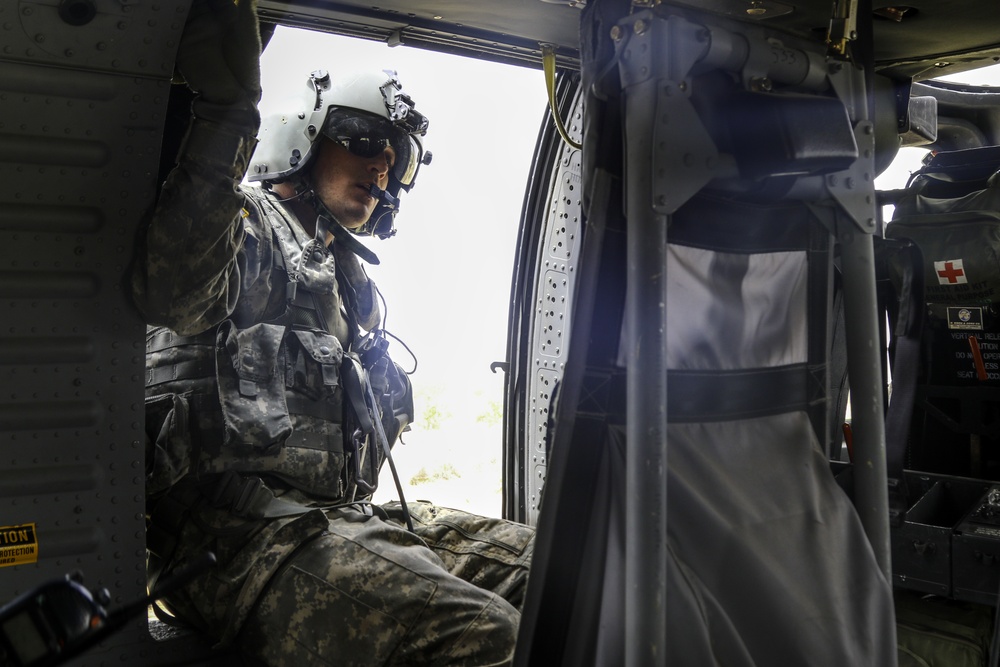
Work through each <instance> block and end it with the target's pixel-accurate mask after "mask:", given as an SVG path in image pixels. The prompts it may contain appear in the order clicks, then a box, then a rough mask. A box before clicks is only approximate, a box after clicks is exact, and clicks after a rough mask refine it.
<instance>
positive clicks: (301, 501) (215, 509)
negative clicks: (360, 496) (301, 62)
mask: <svg viewBox="0 0 1000 667" xmlns="http://www.w3.org/2000/svg"><path fill="white" fill-rule="evenodd" d="M253 145H254V140H253V139H252V132H250V131H247V132H243V133H241V132H239V131H237V130H235V129H233V128H231V127H227V126H224V125H220V124H217V123H209V122H205V121H203V120H200V119H197V118H196V119H194V120H193V122H192V127H191V130H190V132H189V136H188V137H187V140H186V142H185V145H184V147H183V148H182V151H181V153H180V156H179V161H178V165H177V167H176V168H175V169H174V170H173V171H172V172H171V174H170V175H169V177H168V179H167V181H166V183H165V185H164V188H163V191H162V195H161V197H160V199H159V201H158V204H157V207H156V209H155V211H154V213H153V216H152V218H151V220H150V223H149V226H148V229H147V230H146V235H145V238H144V239H143V243H142V244H141V245H140V249H139V252H138V255H137V263H136V267H135V273H134V276H133V295H134V297H135V300H136V303H137V306H138V307H139V308H140V310H141V311H142V312H143V314H144V315H145V317H146V318H147V321H148V323H149V324H150V325H151V327H150V329H149V332H148V334H147V418H146V426H147V449H146V451H147V501H148V502H147V508H148V510H149V531H148V533H147V545H148V548H149V571H150V574H151V577H154V578H155V577H156V576H158V575H160V573H163V574H169V572H170V571H172V570H174V569H176V568H178V567H180V566H183V565H184V564H185V563H187V562H190V561H191V560H193V559H197V558H199V557H200V556H202V555H203V554H204V553H205V552H206V551H212V552H213V553H214V554H215V555H216V558H217V564H216V566H215V567H214V568H213V570H212V571H211V572H210V573H209V574H208V575H206V576H203V577H201V578H199V579H198V580H197V581H195V582H194V583H193V584H191V585H190V586H188V587H187V588H186V589H184V590H183V591H180V592H179V593H177V594H175V595H172V596H170V597H169V598H168V599H167V601H166V602H167V603H168V606H169V607H170V609H171V610H172V611H173V612H175V613H176V614H177V615H178V616H179V618H181V619H182V620H183V621H185V622H186V623H188V624H190V625H192V626H193V627H195V628H198V629H200V630H202V631H204V632H206V633H208V634H209V635H211V636H212V637H214V638H215V639H216V640H217V642H218V643H219V645H220V646H227V645H235V646H236V647H238V648H239V649H240V650H242V651H244V652H245V653H247V654H249V655H252V656H255V657H257V658H259V659H261V660H263V661H264V662H266V663H267V664H271V665H296V666H298V665H309V664H324V665H326V664H338V665H339V664H344V665H347V664H357V665H390V664H397V665H404V664H405V665H418V664H462V665H491V664H507V663H509V661H510V659H511V655H512V652H513V647H514V640H515V636H516V632H517V624H518V620H519V613H518V611H517V610H518V608H519V605H520V604H521V602H522V600H523V596H524V586H525V583H526V578H527V568H528V564H529V562H530V559H531V553H532V549H533V544H534V542H533V535H534V533H533V530H532V529H531V528H529V527H526V526H521V525H517V524H513V523H509V522H506V521H501V520H497V519H485V518H482V517H476V516H474V515H471V514H468V513H464V512H459V511H455V510H443V509H440V508H435V507H433V506H430V505H427V504H422V503H411V504H409V505H408V507H409V508H410V512H411V514H412V516H413V521H414V529H415V530H414V532H413V533H411V532H409V531H408V530H407V529H406V528H405V527H404V525H403V520H402V513H401V508H400V506H399V505H398V504H396V505H390V506H388V507H386V508H373V511H372V512H370V513H366V512H363V511H361V510H359V509H358V507H359V506H358V505H353V506H350V507H337V506H336V505H337V504H338V503H341V502H342V501H345V500H347V499H346V498H345V492H347V490H348V488H349V487H350V484H349V482H350V479H349V475H347V474H346V473H345V472H344V469H345V452H344V437H343V435H344V434H343V428H342V424H343V420H344V414H343V402H344V389H343V386H342V382H341V379H342V378H341V376H340V368H341V363H342V362H343V361H344V359H346V358H347V355H349V354H352V353H351V352H350V347H351V344H352V342H353V333H352V332H353V329H354V326H355V325H360V326H361V327H365V328H370V327H371V326H373V325H374V324H376V323H377V322H378V321H379V319H380V317H379V314H378V308H377V302H376V300H375V298H374V287H373V285H371V283H370V281H368V282H366V284H359V285H352V286H351V287H352V292H356V294H357V298H353V297H352V304H354V306H355V307H356V309H354V310H353V311H352V313H351V317H350V318H349V317H348V316H347V315H348V310H347V304H345V303H344V302H343V300H342V298H341V291H340V286H339V284H338V280H337V277H336V266H335V263H336V260H335V255H336V253H335V252H330V251H328V250H327V249H326V248H323V247H317V246H316V245H315V244H310V241H311V239H309V238H308V237H307V235H306V234H305V232H304V231H303V230H302V228H301V226H300V225H299V224H298V223H297V222H295V221H294V219H291V216H290V215H289V213H288V211H286V210H284V209H282V207H281V206H280V204H276V203H274V202H273V201H272V200H271V199H270V198H268V197H267V196H265V195H262V194H259V193H258V192H257V191H254V190H252V189H248V190H247V191H244V190H242V189H241V188H240V187H239V185H238V183H239V182H240V180H241V179H242V176H243V171H244V170H245V168H246V164H247V159H248V157H249V155H250V153H251V152H252V148H253ZM276 216H277V218H280V219H282V220H285V221H286V222H287V223H288V224H287V225H286V224H283V223H282V224H275V219H277V218H276ZM362 275H363V274H362ZM366 280H367V279H366ZM290 281H295V282H297V283H298V284H299V289H297V290H289V289H288V288H287V286H288V284H289V282H290ZM292 292H295V298H294V299H292V300H291V302H290V300H289V294H290V293H292ZM309 294H311V295H313V297H314V298H312V297H311V298H310V299H308V300H304V299H303V296H302V295H309ZM310 305H311V306H312V309H311V310H310ZM352 320H353V321H352ZM316 324H320V325H322V326H319V327H317V326H315V325H316ZM306 325H309V326H306ZM390 368H391V369H392V370H393V371H395V368H394V367H390ZM385 370H386V373H387V374H386V376H385V377H386V378H388V377H389V375H392V373H388V371H389V368H386V369H385ZM397 375H398V374H397ZM373 384H379V385H380V386H381V380H380V382H379V383H375V382H373ZM384 391H385V394H383V395H384V396H385V397H390V398H389V402H388V403H386V404H384V407H385V408H386V411H385V414H384V415H383V423H384V424H385V425H386V427H387V430H389V431H390V432H391V435H390V437H392V436H395V435H396V434H397V432H398V431H399V429H401V428H402V427H403V426H405V423H406V421H408V419H409V414H412V404H410V405H409V406H405V405H404V408H403V409H402V410H398V409H397V408H398V406H396V405H394V404H393V403H394V401H395V399H396V398H397V397H398V399H400V400H402V402H403V403H404V404H405V403H406V402H407V401H412V398H411V397H410V395H409V392H408V387H406V388H405V389H392V390H391V391H390V390H389V389H388V388H384ZM224 472H225V473H228V474H232V473H234V472H236V473H241V474H242V477H241V478H239V479H244V480H258V481H259V480H261V479H263V480H264V481H265V482H266V486H260V487H259V488H258V487H254V488H255V489H256V490H257V491H261V493H260V494H257V495H254V496H253V497H254V498H256V499H258V500H259V499H264V500H266V499H268V498H269V499H271V500H275V498H277V502H280V503H283V507H286V508H287V507H293V508H295V510H294V511H292V512H288V513H284V514H280V513H279V515H277V516H271V518H260V517H261V516H263V514H262V513H261V512H258V511H256V510H257V509H259V507H258V506H254V511H245V510H244V509H239V510H237V509H234V507H236V506H237V505H238V504H239V502H238V501H240V500H241V499H242V496H241V495H240V494H239V493H238V494H237V496H238V497H226V498H223V499H220V498H219V497H218V493H217V492H218V490H219V488H220V486H221V485H220V483H219V481H218V480H219V479H220V478H223V477H225V475H223V474H222V473H224ZM247 488H249V487H247ZM244 495H245V494H244ZM265 505H266V503H265ZM164 508H169V511H166V510H165V509H164Z"/></svg>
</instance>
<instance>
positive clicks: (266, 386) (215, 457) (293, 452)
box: [146, 191, 412, 503]
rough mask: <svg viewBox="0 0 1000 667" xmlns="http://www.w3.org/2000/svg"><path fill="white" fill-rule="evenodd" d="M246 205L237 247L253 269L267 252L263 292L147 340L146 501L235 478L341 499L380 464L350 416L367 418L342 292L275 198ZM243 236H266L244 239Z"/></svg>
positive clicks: (320, 251) (326, 255)
mask: <svg viewBox="0 0 1000 667" xmlns="http://www.w3.org/2000/svg"><path fill="white" fill-rule="evenodd" d="M247 196H248V204H249V205H248V212H249V215H250V216H251V218H252V220H251V224H250V225H248V227H250V229H249V231H248V239H247V242H248V243H254V242H256V243H257V244H258V246H259V248H258V250H262V252H258V256H260V257H261V261H262V262H266V261H267V259H266V257H264V255H265V254H266V253H265V252H263V251H264V250H266V248H267V247H268V246H270V247H271V252H270V253H269V254H270V260H271V266H272V267H273V270H272V271H271V280H270V285H269V286H268V289H266V290H261V291H260V292H259V298H255V295H254V292H253V289H252V288H251V289H248V290H246V291H245V293H244V294H242V295H241V299H240V305H239V306H237V311H236V312H234V313H233V315H232V316H231V317H230V319H228V320H226V321H224V322H222V323H221V324H219V325H218V326H216V327H213V328H212V329H210V330H208V331H206V332H204V333H201V334H198V335H195V336H178V335H176V334H174V333H173V332H171V331H169V330H168V329H165V328H151V329H150V330H149V331H148V332H147V337H146V413H147V414H146V422H147V432H148V434H149V436H150V438H151V439H152V440H153V441H154V442H155V443H156V447H155V448H154V450H155V452H156V459H155V460H154V461H153V462H152V463H153V470H152V472H151V474H150V476H149V477H148V478H147V494H148V496H150V497H154V496H156V495H157V494H158V493H161V492H163V491H166V490H168V489H169V488H170V487H171V486H173V485H174V484H175V483H177V482H178V481H179V480H180V479H182V478H184V477H185V476H189V478H193V479H194V480H195V481H210V480H212V479H214V478H215V476H217V475H219V474H221V473H228V474H231V472H236V473H240V474H241V475H248V476H258V477H260V476H262V477H264V478H265V479H277V480H281V482H283V483H284V484H287V485H288V486H290V487H294V488H296V489H299V490H301V491H303V492H305V493H306V494H307V495H309V496H310V497H313V498H315V499H316V500H317V502H326V503H329V502H339V501H345V500H346V501H352V500H354V499H355V498H354V495H355V489H357V488H358V487H359V484H358V478H359V474H360V478H361V479H362V480H363V479H364V477H365V476H366V475H364V474H363V473H362V472H361V471H362V469H363V468H364V467H365V462H366V460H367V459H371V460H373V461H374V463H372V464H369V465H368V466H367V467H368V468H369V469H371V468H372V466H374V474H375V479H376V480H377V470H378V466H379V465H380V461H379V460H377V457H378V455H379V452H377V451H371V452H368V455H367V457H366V455H365V451H364V448H363V445H364V443H363V442H359V438H358V437H357V428H356V425H355V423H354V422H355V421H362V422H363V421H364V416H362V415H360V414H357V416H356V413H358V412H361V413H364V415H365V416H368V417H369V418H370V416H371V415H370V414H369V413H368V410H367V406H368V405H370V404H369V403H368V402H367V401H366V398H365V397H364V396H363V395H362V396H361V397H360V400H361V402H360V403H359V402H358V400H359V396H358V393H359V391H363V387H366V386H368V385H367V383H366V382H365V375H364V370H362V368H361V366H360V363H359V361H358V357H357V355H355V354H353V353H351V352H349V351H345V350H344V347H343V344H342V341H353V340H354V339H355V337H356V334H357V332H358V328H357V325H356V324H355V322H356V319H357V318H356V317H355V315H354V313H353V312H351V311H353V308H352V307H351V305H350V303H349V302H352V301H353V299H352V298H351V296H349V295H348V294H345V293H344V292H345V290H346V289H350V286H349V284H347V282H346V280H344V281H338V278H337V273H336V267H335V262H334V258H333V253H332V252H331V251H330V250H329V249H328V248H326V247H324V246H323V245H322V244H319V243H318V242H314V241H313V240H312V239H310V238H307V237H306V236H305V233H304V232H303V230H302V229H301V227H300V226H299V225H297V224H295V223H293V222H291V220H290V216H289V214H288V213H286V212H284V210H283V208H282V207H281V205H280V203H279V202H278V201H277V200H275V199H273V198H272V197H271V196H270V195H268V194H267V193H262V192H261V193H258V192H254V191H249V192H247ZM255 230H256V231H257V232H258V233H260V235H261V236H264V235H270V238H269V239H267V238H260V239H255V238H251V236H253V234H254V231H255ZM282 279H285V280H286V282H285V285H284V289H282V285H281V284H280V283H281V280H282ZM352 294H353V292H352ZM344 297H347V298H346V299H345V298H344ZM349 393H350V395H348V394H349ZM345 399H346V400H345ZM345 405H346V406H353V409H352V408H346V409H345ZM345 412H346V413H347V415H346V416H347V423H345ZM411 412H412V410H411ZM376 414H377V411H376ZM376 418H377V417H376ZM369 421H370V419H369ZM345 431H347V433H346V435H347V437H346V438H345ZM395 435H396V434H395V433H393V436H395ZM372 449H373V450H375V448H374V447H372ZM345 464H347V465H345ZM367 477H368V480H369V481H375V480H373V478H372V476H371V474H370V473H369V474H368V475H367ZM360 487H361V490H362V495H363V494H364V493H365V492H370V490H373V489H374V487H373V486H372V485H371V484H368V483H362V484H361V485H360Z"/></svg>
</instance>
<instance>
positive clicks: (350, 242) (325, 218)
mask: <svg viewBox="0 0 1000 667" xmlns="http://www.w3.org/2000/svg"><path fill="white" fill-rule="evenodd" d="M310 194H311V195H312V196H311V199H312V200H313V204H314V205H315V207H316V211H317V213H318V215H317V216H316V239H317V240H318V241H319V242H320V243H323V244H324V245H325V244H326V234H327V232H329V233H330V234H332V235H333V238H334V240H336V241H337V242H339V243H342V244H343V245H344V247H346V248H347V249H348V250H350V251H351V252H353V253H354V254H355V255H357V256H358V257H360V258H361V259H363V260H365V261H366V262H368V263H369V264H372V265H376V266H377V265H378V264H380V263H381V262H380V261H379V258H378V255H376V254H375V253H374V252H372V251H371V250H369V249H368V247H367V246H365V245H364V244H363V243H361V241H359V240H358V239H357V238H355V237H354V234H352V233H351V232H349V231H348V230H347V228H346V227H344V226H343V225H342V224H340V221H339V220H337V216H335V215H334V214H333V213H331V212H330V209H328V208H327V207H326V204H324V203H323V201H322V200H321V199H320V198H319V197H317V196H316V192H315V191H313V190H310Z"/></svg>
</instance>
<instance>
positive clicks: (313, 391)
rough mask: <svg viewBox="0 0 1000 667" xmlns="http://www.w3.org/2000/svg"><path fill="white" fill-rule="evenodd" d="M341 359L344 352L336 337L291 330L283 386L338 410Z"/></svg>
mask: <svg viewBox="0 0 1000 667" xmlns="http://www.w3.org/2000/svg"><path fill="white" fill-rule="evenodd" d="M343 360H344V349H343V347H342V346H341V344H340V341H339V340H338V339H337V337H336V336H332V335H330V334H328V333H326V332H323V331H316V330H297V329H296V330H293V331H291V332H290V333H289V341H288V344H287V349H286V352H285V385H286V386H287V387H288V388H289V389H291V390H293V391H294V392H296V393H298V394H302V395H303V396H304V397H306V398H308V399H309V400H312V401H323V402H326V403H329V404H331V405H335V406H338V407H339V405H340V401H339V393H338V392H337V390H338V388H339V387H340V364H341V363H342V362H343ZM337 421H339V419H337Z"/></svg>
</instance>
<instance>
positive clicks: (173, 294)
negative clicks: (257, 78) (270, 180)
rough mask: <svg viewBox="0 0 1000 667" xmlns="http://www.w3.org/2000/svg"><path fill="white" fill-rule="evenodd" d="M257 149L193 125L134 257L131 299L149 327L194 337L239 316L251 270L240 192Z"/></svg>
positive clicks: (201, 123) (246, 140)
mask: <svg viewBox="0 0 1000 667" xmlns="http://www.w3.org/2000/svg"><path fill="white" fill-rule="evenodd" d="M255 145H256V141H255V139H254V138H253V136H251V135H246V134H241V133H239V131H237V130H234V129H232V128H230V127H226V126H223V125H219V124H216V123H211V122H208V121H205V120H201V119H194V120H192V124H191V127H190V130H189V133H188V136H187V137H186V138H185V142H184V146H183V147H182V148H181V151H180V157H179V161H178V164H177V166H176V167H175V168H174V169H173V171H171V172H170V175H169V176H168V177H167V179H166V182H165V183H164V186H163V189H162V192H161V194H160V198H159V200H158V201H157V204H156V207H155V209H154V212H153V216H152V218H151V220H150V222H149V225H148V227H147V228H146V230H145V236H144V239H143V241H142V242H141V243H140V245H139V248H138V249H137V255H136V256H137V260H136V264H135V268H134V271H133V276H132V293H133V297H134V299H135V303H136V305H137V307H138V308H139V310H140V311H141V312H142V314H143V316H144V317H145V318H146V321H147V323H148V324H150V325H159V326H165V327H168V328H169V329H171V330H173V331H175V332H177V333H180V334H182V335H191V334H195V333H200V332H202V331H205V330H207V329H209V328H211V327H212V326H214V325H216V324H218V323H219V322H221V321H223V320H224V319H226V318H227V317H229V315H230V314H231V313H232V312H233V310H234V309H235V307H236V302H237V300H238V299H239V296H240V288H241V276H242V275H243V273H244V272H245V271H246V268H247V267H246V264H247V258H246V257H245V256H244V255H243V252H242V251H243V248H244V238H245V234H246V233H245V230H244V226H243V216H244V215H245V213H244V206H245V195H244V194H243V193H242V192H241V191H240V188H239V184H240V182H241V181H242V179H243V175H244V173H245V172H246V167H247V164H248V162H249V159H250V155H251V154H252V152H253V149H254V146H255Z"/></svg>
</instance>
